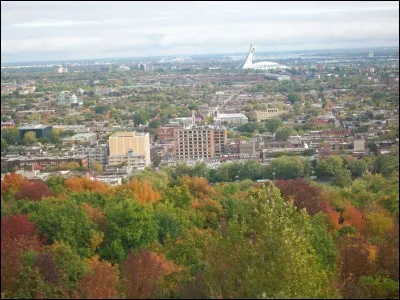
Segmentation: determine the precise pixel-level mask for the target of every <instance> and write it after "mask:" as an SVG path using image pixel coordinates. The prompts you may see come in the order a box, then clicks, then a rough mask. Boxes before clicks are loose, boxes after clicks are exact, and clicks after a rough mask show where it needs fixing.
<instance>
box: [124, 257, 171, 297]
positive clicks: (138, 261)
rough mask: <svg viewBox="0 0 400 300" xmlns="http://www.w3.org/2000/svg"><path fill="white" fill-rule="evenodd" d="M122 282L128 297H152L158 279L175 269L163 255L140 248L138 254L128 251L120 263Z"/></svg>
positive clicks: (154, 294)
mask: <svg viewBox="0 0 400 300" xmlns="http://www.w3.org/2000/svg"><path fill="white" fill-rule="evenodd" d="M121 270H122V272H121V273H122V277H123V279H122V284H123V286H124V288H125V291H126V294H127V296H128V298H133V299H145V298H154V297H155V296H156V293H157V287H158V284H159V283H160V280H162V278H163V277H164V276H165V275H168V274H170V273H172V272H174V271H175V270H176V267H175V265H174V263H173V262H172V261H167V259H166V258H165V256H164V255H162V254H157V253H154V252H150V251H148V250H141V251H140V253H139V254H135V253H134V252H132V251H131V252H130V253H129V255H128V257H127V260H126V261H123V262H122V263H121Z"/></svg>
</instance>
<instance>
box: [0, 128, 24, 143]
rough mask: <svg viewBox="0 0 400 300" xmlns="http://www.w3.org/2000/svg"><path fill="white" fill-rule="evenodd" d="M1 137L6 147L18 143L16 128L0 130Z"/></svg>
mask: <svg viewBox="0 0 400 300" xmlns="http://www.w3.org/2000/svg"><path fill="white" fill-rule="evenodd" d="M1 135H2V139H4V140H5V141H6V142H7V144H8V145H16V144H18V143H19V142H20V138H19V132H18V128H16V127H13V128H4V129H2V130H1Z"/></svg>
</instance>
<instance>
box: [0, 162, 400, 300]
mask: <svg viewBox="0 0 400 300" xmlns="http://www.w3.org/2000/svg"><path fill="white" fill-rule="evenodd" d="M386 161H387V160H384V161H383V160H382V159H381V160H379V161H375V162H373V166H375V168H373V166H372V167H371V168H372V172H363V171H360V172H358V171H357V170H358V169H360V168H361V169H363V168H364V167H365V165H364V164H363V165H362V166H361V167H359V166H358V165H357V164H356V163H355V162H342V164H343V165H344V166H345V167H346V168H347V169H348V170H349V171H350V172H348V173H350V175H348V176H347V177H346V176H345V177H346V184H327V183H321V182H313V181H310V180H309V179H307V178H300V177H298V178H290V177H289V178H287V177H286V176H285V172H286V171H285V166H281V165H277V167H278V168H279V170H278V171H279V172H280V173H279V172H278V171H277V174H276V180H275V181H272V180H266V182H262V183H260V182H255V181H254V180H256V179H257V178H256V177H257V176H259V177H260V178H261V177H262V176H263V174H262V172H263V170H261V171H260V172H261V173H259V175H257V176H256V177H254V176H251V175H254V169H251V168H250V167H251V163H247V165H244V166H242V168H243V169H240V170H238V169H237V168H238V163H236V165H235V163H231V164H226V166H225V167H224V168H222V169H221V170H219V169H218V170H211V171H210V170H208V169H206V168H203V167H202V166H201V165H197V166H195V167H188V166H183V165H181V166H178V167H177V168H174V169H172V168H164V169H160V170H158V171H151V170H144V171H142V172H140V173H138V174H137V175H135V176H134V177H133V178H132V179H131V180H130V181H129V182H128V183H126V184H123V185H120V186H116V187H112V186H108V185H106V184H103V183H101V182H98V181H91V180H89V179H87V178H85V177H81V178H63V177H60V176H53V177H50V178H49V179H48V180H47V181H46V182H42V181H29V180H27V179H25V178H24V177H22V176H21V175H18V174H15V173H9V174H6V175H5V176H4V180H3V181H2V184H1V258H2V259H1V296H2V299H4V298H19V299H22V298H36V299H44V298H74V299H89V298H98V299H100V298H103V299H104V298H108V299H112V298H125V299H129V298H135V299H142V298H178V299H179V298H191V299H200V298H367V299H373V298H375V299H377V298H379V299H382V298H384V299H393V298H398V296H399V282H398V281H399V255H398V254H399V240H398V236H399V206H398V204H399V186H398V184H399V173H398V161H397V167H396V168H394V167H393V166H391V167H389V168H388V167H387V166H385V165H384V162H386ZM297 164H299V163H297ZM337 164H338V161H335V160H334V159H333V162H331V164H329V161H322V162H319V164H318V165H317V167H316V168H317V172H320V173H321V174H323V173H324V172H325V173H329V172H330V171H331V173H332V172H333V173H332V174H339V173H340V172H341V171H342V170H344V168H345V167H341V168H342V169H340V166H339V167H338V166H337ZM365 164H366V165H367V168H368V161H366V162H365ZM335 165H336V168H339V171H337V170H331V167H332V166H335ZM357 166H358V167H357ZM235 168H236V169H235ZM246 168H247V171H246ZM253 168H257V167H255V166H253ZM287 168H289V167H287ZM302 168H303V169H304V166H303V167H302ZM235 170H236V171H235ZM329 170H330V171H329ZM239 171H240V172H239ZM235 172H236V173H235ZM237 172H239V173H237ZM246 172H247V173H246ZM264 172H267V173H268V170H264ZM302 172H303V173H304V171H302ZM342 173H343V172H342ZM237 174H239V175H237ZM346 174H347V173H346ZM327 175H329V174H327ZM351 175H353V176H351ZM298 176H304V175H298ZM268 177H270V176H268ZM295 177H297V176H295Z"/></svg>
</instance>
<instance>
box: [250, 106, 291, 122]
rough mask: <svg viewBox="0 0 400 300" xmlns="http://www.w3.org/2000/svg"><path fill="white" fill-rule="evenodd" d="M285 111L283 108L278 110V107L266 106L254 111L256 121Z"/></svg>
mask: <svg viewBox="0 0 400 300" xmlns="http://www.w3.org/2000/svg"><path fill="white" fill-rule="evenodd" d="M283 113H285V111H283V110H279V108H267V110H265V111H259V110H257V111H256V117H257V122H262V121H265V120H267V119H270V118H273V117H276V116H279V115H281V114H283Z"/></svg>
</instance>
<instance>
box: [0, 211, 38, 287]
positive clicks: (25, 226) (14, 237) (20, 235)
mask: <svg viewBox="0 0 400 300" xmlns="http://www.w3.org/2000/svg"><path fill="white" fill-rule="evenodd" d="M41 246H42V241H41V240H40V239H39V236H38V233H37V229H36V228H35V224H34V223H32V222H30V221H29V220H28V217H27V216H21V215H17V216H6V217H4V218H3V219H2V220H1V286H2V290H3V289H7V288H9V287H10V286H11V285H12V284H13V282H14V281H15V278H16V276H17V274H18V273H19V272H20V270H21V269H22V263H21V261H20V251H27V250H34V251H39V250H40V248H41Z"/></svg>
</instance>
